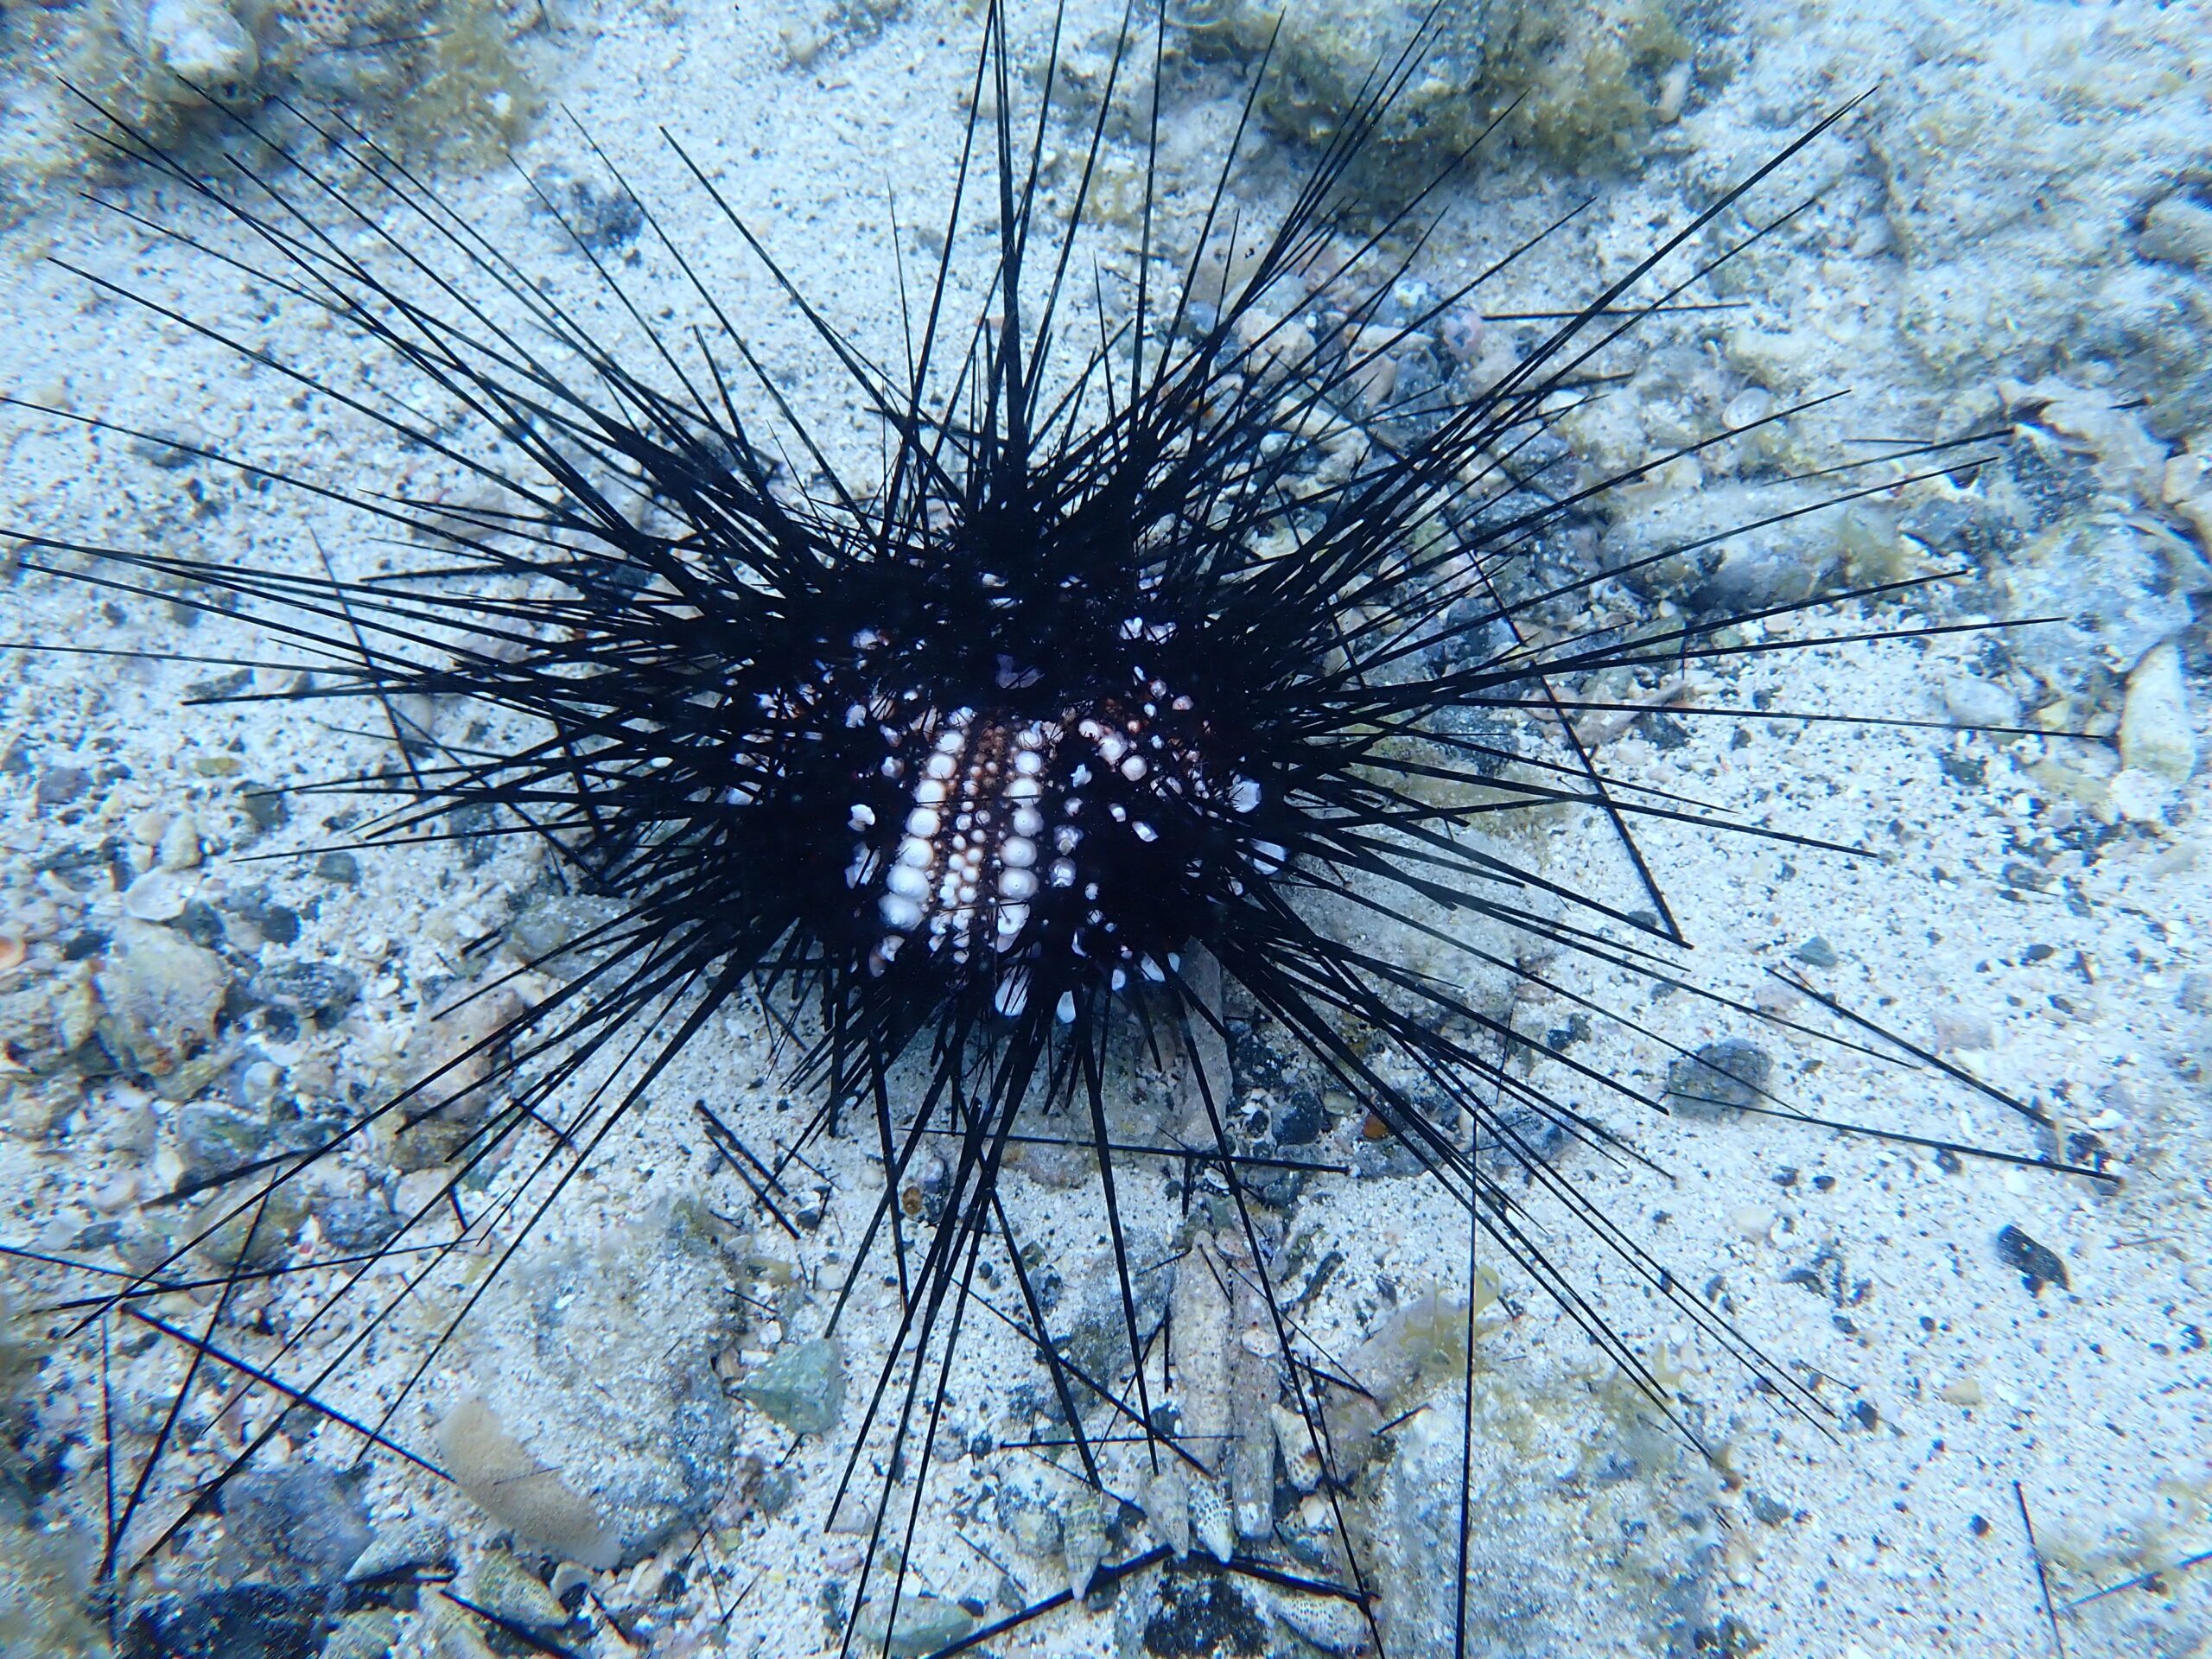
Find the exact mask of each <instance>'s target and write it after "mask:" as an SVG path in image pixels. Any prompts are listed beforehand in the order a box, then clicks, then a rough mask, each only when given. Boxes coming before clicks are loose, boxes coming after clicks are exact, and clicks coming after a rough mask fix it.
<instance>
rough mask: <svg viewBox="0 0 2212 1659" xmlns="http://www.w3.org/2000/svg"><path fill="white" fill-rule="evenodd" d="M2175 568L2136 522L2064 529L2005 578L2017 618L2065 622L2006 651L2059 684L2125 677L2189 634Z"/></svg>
mask: <svg viewBox="0 0 2212 1659" xmlns="http://www.w3.org/2000/svg"><path fill="white" fill-rule="evenodd" d="M2169 563H2170V556H2169V553H2168V550H2167V547H2166V543H2165V539H2164V537H2161V536H2159V535H2158V534H2157V533H2156V532H2154V531H2151V530H2149V529H2147V528H2145V526H2144V525H2142V524H2137V523H2135V522H2134V521H2133V520H2131V519H2127V518H2120V517H2119V516H2117V515H2114V514H2109V513H2088V514H2082V515H2079V516H2076V517H2075V518H2068V519H2065V520H2063V522H2061V523H2059V524H2056V525H2054V526H2052V528H2050V530H2048V531H2044V533H2043V534H2042V535H2040V536H2038V537H2036V538H2035V540H2033V541H2032V542H2031V543H2028V544H2027V545H2026V546H2025V547H2023V548H2022V549H2021V550H2019V552H2018V555H2017V556H2016V557H2015V558H2014V560H2013V562H2012V563H2011V564H2010V565H2009V566H2007V568H2006V569H2005V570H2004V572H2003V573H2002V575H2001V582H2002V585H2003V588H2004V592H2005V600H2006V602H2007V604H2008V606H2009V607H2010V609H2011V612H2012V614H2013V615H2015V616H2023V617H2025V616H2036V617H2055V618H2062V619H2063V620H2058V621H2053V622H2049V623H2045V624H2043V625H2040V626H2036V627H2032V628H2021V629H2018V630H2017V631H2015V632H2013V633H2012V634H2011V635H2010V636H2009V638H2008V639H2007V641H2006V643H2007V644H2008V645H2010V646H2011V648H2012V652H2013V655H2014V656H2015V657H2017V658H2019V659H2020V660H2021V661H2022V662H2023V663H2024V664H2026V665H2027V666H2028V667H2029V668H2031V669H2032V670H2034V671H2036V672H2037V674H2039V675H2041V676H2042V677H2044V679H2046V680H2048V681H2050V682H2052V683H2054V684H2059V685H2070V684H2073V683H2077V682H2079V681H2080V680H2081V679H2082V677H2084V676H2085V675H2087V674H2088V673H2090V672H2091V671H2094V670H2097V669H2102V670H2103V671H2106V672H2107V673H2109V674H2113V675H2115V676H2121V677H2124V676H2126V674H2128V673H2129V672H2130V671H2133V668H2134V667H2135V665H2136V664H2138V663H2139V662H2141V661H2142V660H2143V658H2144V657H2145V655H2146V654H2147V653H2148V652H2150V650H2151V648H2152V646H2154V645H2162V644H2164V642H2165V641H2167V640H2169V639H2175V638H2177V637H2178V636H2179V635H2180V634H2181V633H2183V632H2185V631H2186V630H2187V629H2188V627H2189V626H2190V621H2191V620H2192V618H2191V613H2190V605H2189V597H2188V594H2186V593H2185V592H2184V591H2183V586H2184V584H2183V583H2181V582H2177V581H2176V580H2175V574H2176V573H2174V572H2173V571H2171V570H2170V569H2169Z"/></svg>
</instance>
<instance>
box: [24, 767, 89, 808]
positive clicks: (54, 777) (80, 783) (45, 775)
mask: <svg viewBox="0 0 2212 1659" xmlns="http://www.w3.org/2000/svg"><path fill="white" fill-rule="evenodd" d="M91 787H92V773H91V772H87V771H86V770H85V769H84V767H82V766H49V767H48V769H47V770H46V771H44V772H41V773H40V774H39V779H38V789H37V791H36V792H37V796H38V804H40V805H41V806H67V805H68V804H70V803H71V802H72V801H73V800H76V799H77V798H79V797H80V796H81V795H83V794H84V792H85V791H86V790H88V789H90V788H91Z"/></svg>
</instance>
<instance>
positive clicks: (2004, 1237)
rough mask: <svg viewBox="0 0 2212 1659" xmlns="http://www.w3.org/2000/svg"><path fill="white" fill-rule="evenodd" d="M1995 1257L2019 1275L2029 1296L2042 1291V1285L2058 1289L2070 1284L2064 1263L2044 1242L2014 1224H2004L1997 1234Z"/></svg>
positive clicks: (2038, 1294)
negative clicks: (2054, 1286)
mask: <svg viewBox="0 0 2212 1659" xmlns="http://www.w3.org/2000/svg"><path fill="white" fill-rule="evenodd" d="M1997 1259H1998V1260H1999V1262H2003V1263H2004V1264H2005V1266H2006V1267H2008V1268H2012V1269H2013V1270H2014V1271H2015V1272H2017V1273H2018V1274H2019V1275H2020V1282H2021V1283H2022V1284H2023V1285H2024V1286H2026V1287H2027V1289H2028V1294H2030V1295H2031V1296H2040V1295H2042V1294H2043V1287H2044V1286H2045V1285H2056V1286H2057V1287H2059V1288H2060V1289H2061V1290H2071V1289H2072V1288H2073V1286H2072V1285H2071V1284H2069V1282H2068V1281H2067V1278H2066V1264H2065V1263H2064V1262H2062V1261H2060V1260H2059V1259H2058V1256H2057V1254H2056V1252H2055V1251H2053V1250H2052V1249H2050V1247H2049V1246H2047V1245H2043V1244H2038V1243H2036V1242H2035V1240H2033V1239H2032V1238H2030V1237H2029V1236H2027V1235H2026V1234H2025V1233H2024V1232H2022V1231H2021V1230H2019V1229H2018V1227H2014V1226H2011V1225H2007V1226H2006V1227H2005V1230H2004V1231H2002V1232H2000V1233H1999V1234H1998V1235H1997Z"/></svg>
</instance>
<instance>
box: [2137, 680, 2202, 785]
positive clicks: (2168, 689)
mask: <svg viewBox="0 0 2212 1659" xmlns="http://www.w3.org/2000/svg"><path fill="white" fill-rule="evenodd" d="M2120 760H2121V761H2122V763H2123V764H2124V765H2125V766H2126V767H2127V769H2128V770H2129V771H2132V772H2149V773H2151V774H2152V776H2153V777H2156V778H2160V779H2164V780H2165V781H2166V782H2168V783H2171V784H2179V783H2185V782H2187V781H2188V779H2189V775H2190V773H2191V772H2194V771H2196V727H2195V725H2194V723H2193V722H2192V721H2190V712H2189V690H2188V687H2187V686H2186V685H2185V684H2184V683H2183V680H2182V671H2181V653H2180V652H2179V651H2177V649H2175V647H2173V646H2172V645H2159V646H2158V647H2157V648H2156V649H2154V650H2153V651H2152V652H2149V653H2148V654H2147V655H2146V656H2145V658H2143V660H2142V661H2141V662H2140V663H2139V664H2136V666H2135V671H2134V672H2133V673H2132V674H2130V675H2129V676H2128V677H2127V702H2126V705H2125V707H2124V708H2123V709H2122V711H2121V713H2120Z"/></svg>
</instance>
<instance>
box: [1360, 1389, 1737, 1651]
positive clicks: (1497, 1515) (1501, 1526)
mask: <svg viewBox="0 0 2212 1659" xmlns="http://www.w3.org/2000/svg"><path fill="white" fill-rule="evenodd" d="M1461 1398H1462V1396H1461V1395H1460V1394H1459V1392H1458V1390H1457V1389H1456V1388H1455V1389H1447V1390H1446V1392H1444V1393H1442V1394H1440V1395H1438V1396H1437V1397H1436V1398H1434V1399H1433V1400H1432V1401H1431V1402H1430V1403H1429V1408H1428V1409H1427V1410H1425V1411H1421V1412H1418V1413H1416V1414H1414V1416H1413V1417H1412V1418H1411V1419H1409V1420H1408V1421H1407V1422H1406V1423H1405V1425H1404V1426H1403V1427H1401V1428H1399V1429H1398V1430H1396V1431H1395V1433H1394V1435H1393V1436H1392V1437H1391V1438H1392V1441H1393V1443H1394V1448H1395V1449H1394V1452H1393V1454H1392V1456H1391V1457H1390V1459H1389V1463H1388V1464H1387V1465H1385V1466H1384V1467H1383V1470H1382V1471H1380V1474H1379V1476H1378V1478H1376V1482H1375V1484H1374V1488H1373V1493H1372V1496H1371V1497H1370V1499H1369V1500H1368V1519H1369V1524H1370V1527H1371V1529H1372V1530H1371V1536H1372V1540H1373V1542H1372V1547H1371V1563H1372V1564H1371V1568H1370V1580H1369V1581H1370V1584H1371V1585H1372V1586H1374V1587H1375V1588H1376V1591H1377V1592H1379V1593H1380V1596H1381V1599H1382V1606H1381V1615H1382V1624H1383V1642H1384V1647H1383V1650H1384V1651H1385V1652H1387V1653H1389V1654H1390V1655H1392V1656H1393V1659H1446V1656H1448V1655H1451V1654H1452V1653H1454V1652H1455V1651H1459V1650H1460V1649H1458V1648H1457V1647H1456V1646H1455V1642H1454V1633H1453V1629H1452V1625H1453V1619H1454V1601H1455V1596H1454V1593H1453V1591H1454V1580H1455V1579H1456V1577H1457V1575H1458V1566H1459V1503H1460V1461H1459V1459H1460V1447H1461V1439H1460V1422H1461V1418H1460V1411H1461V1406H1460V1401H1461ZM1475 1412H1476V1421H1475V1432H1474V1440H1473V1445H1474V1463H1473V1465H1472V1467H1471V1471H1470V1472H1469V1477H1468V1478H1469V1479H1470V1481H1471V1484H1472V1500H1473V1514H1474V1515H1475V1516H1477V1517H1478V1520H1477V1524H1476V1525H1475V1528H1474V1529H1473V1532H1472V1535H1471V1537H1470V1539H1469V1541H1468V1552H1467V1578H1468V1596H1467V1614H1468V1625H1467V1630H1466V1637H1467V1640H1466V1642H1465V1648H1464V1651H1465V1652H1467V1653H1469V1654H1477V1653H1479V1654H1483V1655H1485V1656H1493V1655H1494V1656H1497V1659H1507V1656H1511V1659H1580V1656H1583V1655H1586V1654H1592V1653H1614V1652H1642V1651H1653V1652H1660V1651H1665V1650H1667V1643H1666V1639H1665V1633H1666V1632H1667V1631H1669V1630H1672V1629H1689V1628H1693V1627H1694V1624H1693V1621H1694V1620H1696V1618H1697V1617H1698V1615H1699V1614H1700V1612H1701V1611H1702V1606H1703V1601H1704V1596H1705V1590H1706V1584H1707V1573H1708V1571H1709V1567H1710V1564H1711V1560H1712V1558H1713V1548H1714V1541H1715V1540H1714V1536H1713V1534H1711V1533H1710V1532H1708V1531H1707V1529H1706V1527H1705V1525H1704V1523H1703V1521H1702V1519H1701V1517H1702V1516H1704V1515H1709V1513H1710V1508H1709V1504H1710V1501H1711V1499H1712V1498H1713V1497H1717V1496H1718V1483H1717V1482H1716V1481H1714V1480H1713V1478H1712V1476H1711V1474H1710V1471H1706V1470H1704V1469H1703V1468H1702V1467H1701V1466H1700V1465H1698V1463H1697V1461H1696V1459H1695V1457H1694V1454H1691V1455H1687V1456H1686V1455H1684V1454H1683V1453H1682V1451H1681V1447H1679V1446H1670V1445H1669V1444H1668V1443H1666V1442H1665V1440H1664V1439H1663V1431H1650V1432H1649V1433H1646V1434H1644V1435H1643V1436H1642V1438H1643V1440H1645V1441H1646V1442H1648V1443H1644V1444H1630V1445H1626V1446H1624V1445H1623V1444H1621V1441H1622V1439H1623V1437H1622V1436H1621V1435H1619V1434H1614V1433H1599V1434H1598V1435H1597V1436H1595V1443H1592V1437H1591V1436H1590V1435H1589V1434H1588V1433H1586V1432H1578V1430H1580V1431H1587V1430H1588V1429H1589V1428H1590V1427H1591V1425H1590V1424H1589V1423H1588V1422H1587V1421H1580V1420H1576V1421H1570V1420H1569V1417H1568V1415H1567V1414H1562V1413H1560V1412H1558V1411H1556V1410H1555V1409H1554V1410H1552V1411H1545V1410H1543V1409H1541V1408H1537V1407H1535V1406H1533V1405H1532V1403H1531V1402H1529V1401H1526V1400H1523V1399H1522V1398H1521V1397H1520V1396H1518V1395H1514V1394H1510V1393H1508V1392H1506V1391H1505V1390H1504V1389H1503V1386H1502V1385H1498V1386H1489V1385H1484V1384H1482V1383H1479V1382H1478V1390H1477V1395H1476V1402H1475ZM1628 1438H1630V1440H1635V1439H1637V1438H1638V1437H1637V1434H1636V1433H1635V1432H1634V1431H1631V1432H1630V1434H1629V1437H1628ZM1624 1452H1625V1453H1626V1454H1627V1457H1626V1461H1627V1465H1628V1466H1630V1467H1631V1468H1632V1469H1634V1470H1635V1471H1636V1472H1635V1473H1634V1474H1632V1475H1631V1476H1630V1477H1629V1478H1619V1479H1611V1480H1600V1479H1598V1478H1594V1474H1595V1471H1597V1470H1599V1468H1601V1467H1604V1466H1605V1465H1609V1464H1612V1463H1614V1462H1616V1461H1617V1460H1618V1459H1620V1456H1621V1454H1622V1453H1624Z"/></svg>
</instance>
